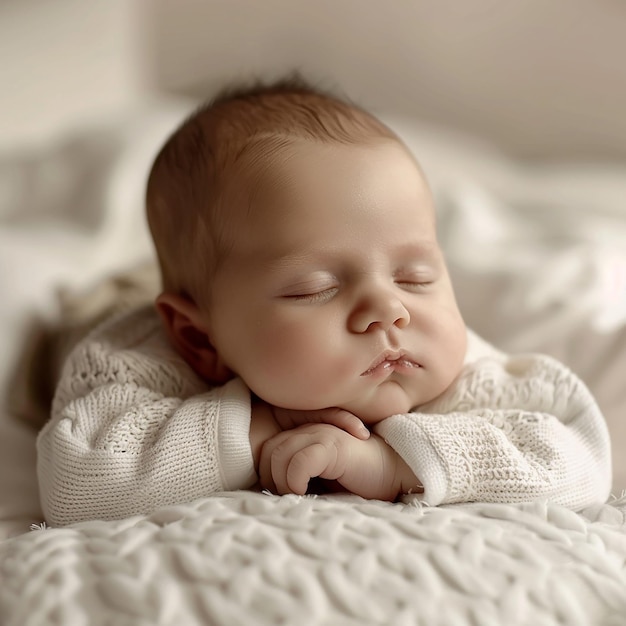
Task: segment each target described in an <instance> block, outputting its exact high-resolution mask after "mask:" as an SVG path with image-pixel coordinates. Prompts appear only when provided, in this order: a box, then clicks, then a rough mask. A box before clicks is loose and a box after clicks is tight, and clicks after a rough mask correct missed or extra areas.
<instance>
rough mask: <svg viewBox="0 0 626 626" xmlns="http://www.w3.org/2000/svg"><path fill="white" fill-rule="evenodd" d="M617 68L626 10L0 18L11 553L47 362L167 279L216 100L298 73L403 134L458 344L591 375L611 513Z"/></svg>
mask: <svg viewBox="0 0 626 626" xmlns="http://www.w3.org/2000/svg"><path fill="white" fill-rule="evenodd" d="M625 60H626V0H515V2H502V1H498V0H461V1H459V0H389V1H387V2H383V1H382V0H379V1H376V0H0V94H1V96H0V296H1V297H2V305H1V306H0V537H2V536H3V532H4V533H5V535H6V533H7V532H23V530H24V520H26V521H27V522H29V521H37V520H40V519H41V513H40V512H39V508H38V500H37V482H36V479H35V473H34V472H35V470H34V468H35V462H34V458H35V448H34V433H35V431H34V430H33V429H30V428H29V427H28V428H27V427H25V426H24V425H23V424H19V423H18V422H17V420H12V419H4V418H5V417H6V416H13V415H18V416H22V417H24V418H25V419H26V421H32V420H31V418H32V416H33V415H34V414H37V412H38V411H40V412H42V414H43V415H44V416H47V405H46V404H45V402H43V403H42V402H39V401H38V399H41V393H40V392H41V390H42V388H44V389H46V390H48V391H49V390H50V389H51V388H52V386H53V381H52V380H51V377H52V373H53V372H54V371H55V367H54V363H52V361H54V359H51V356H50V355H51V354H52V355H54V354H55V353H54V350H50V349H48V348H49V346H50V345H52V346H53V347H54V346H55V345H56V344H55V342H54V341H56V340H58V336H59V333H61V334H62V331H66V330H68V329H69V330H72V329H73V327H74V326H75V325H76V324H78V326H79V327H84V323H85V320H86V321H87V322H90V321H92V319H93V315H92V314H93V312H94V311H93V309H98V307H100V309H102V308H103V303H105V304H106V303H108V304H111V303H113V304H114V305H117V304H118V301H119V299H120V298H119V292H118V291H116V290H115V289H114V288H113V287H115V285H116V284H117V283H115V282H112V281H111V280H110V279H111V278H112V277H115V276H117V278H118V279H119V278H122V279H124V280H125V281H126V282H125V283H124V284H126V285H131V286H132V284H133V283H132V280H131V281H130V282H129V275H128V271H129V268H133V267H137V265H138V264H140V263H142V262H145V261H146V260H150V259H152V258H153V254H154V253H153V249H152V244H151V242H150V239H149V236H148V231H147V228H146V224H145V219H144V210H143V205H144V191H145V180H146V176H147V173H148V170H149V168H150V165H151V163H152V161H153V159H154V155H155V154H156V151H157V150H158V149H159V147H160V146H161V145H162V143H163V141H164V139H165V137H166V136H167V135H168V134H169V133H170V132H171V131H172V129H173V128H174V127H175V126H176V125H177V124H178V123H179V122H180V121H181V119H183V117H184V116H185V115H186V114H187V113H188V112H189V111H190V110H191V109H192V108H193V107H194V106H195V105H196V104H197V103H198V101H200V100H203V99H205V98H208V97H210V96H211V95H212V94H213V93H214V92H215V91H216V90H217V89H219V88H220V87H222V86H223V85H224V84H226V83H230V82H232V81H234V80H238V79H248V78H253V77H262V78H266V79H271V78H274V77H278V76H281V75H283V74H285V73H287V72H290V71H293V70H300V71H301V72H302V73H303V74H304V75H305V76H306V77H308V78H309V79H312V80H314V81H318V82H319V83H320V84H321V86H323V87H326V88H331V89H336V90H337V91H338V92H339V93H343V94H344V95H347V96H349V97H350V98H352V99H354V100H356V101H357V102H358V103H360V104H361V105H363V106H364V107H366V108H368V109H371V110H372V111H373V112H375V113H378V114H379V115H381V116H382V117H383V119H384V120H385V121H387V122H388V123H390V124H391V125H392V126H394V128H395V129H396V130H398V131H399V132H400V134H401V135H402V136H403V138H404V139H405V141H406V142H407V144H408V145H409V147H410V148H411V149H412V150H413V151H414V152H415V154H416V155H417V156H418V158H419V159H420V161H421V162H422V165H424V167H425V170H426V172H427V175H428V178H429V181H430V183H431V186H432V188H433V190H434V195H435V199H436V204H437V212H438V218H439V220H440V223H439V226H440V228H439V237H440V240H441V244H442V247H443V248H444V251H445V253H446V256H447V259H448V264H449V267H450V270H451V274H452V278H453V281H454V283H455V290H456V293H457V298H458V300H459V303H460V306H461V309H462V310H463V313H464V317H465V320H466V322H467V323H468V325H469V326H470V327H472V328H474V329H475V330H476V331H477V332H478V333H479V334H482V335H483V336H484V337H485V338H487V339H488V340H490V341H492V342H494V343H495V344H496V345H498V346H499V347H501V348H503V349H505V350H511V351H540V352H547V353H548V354H552V355H554V356H556V357H557V358H559V359H561V360H562V361H564V362H565V363H567V364H568V365H569V366H570V367H572V369H574V370H575V371H576V372H577V373H579V374H580V376H581V377H582V378H583V380H585V382H587V384H588V385H589V386H590V388H591V389H592V391H593V393H594V394H595V395H596V397H597V399H598V402H599V404H600V406H601V407H602V409H603V411H604V413H605V415H606V417H607V421H608V423H609V428H610V429H611V434H612V437H613V449H614V455H613V457H614V470H615V481H614V493H616V494H617V495H619V493H620V491H621V490H622V489H626V455H624V454H623V450H624V446H626V419H624V416H625V409H626V385H625V384H624V372H626V62H625ZM148 267H149V268H151V269H152V271H153V273H154V265H153V264H148ZM135 278H136V277H135ZM154 278H155V282H156V277H154ZM151 284H152V283H150V285H151ZM143 286H144V287H145V285H143ZM156 288H157V287H156V286H154V289H155V290H156ZM151 293H152V292H151ZM152 295H153V294H152ZM96 312H98V311H96ZM73 325H74V326H73ZM57 343H58V342H57ZM42 350H43V352H42ZM51 363H52V365H51ZM44 395H45V394H44ZM3 462H4V467H2V466H1V464H2V463H3ZM5 522H6V523H5ZM3 524H4V526H3ZM7 524H8V526H7ZM27 527H28V525H26V528H27Z"/></svg>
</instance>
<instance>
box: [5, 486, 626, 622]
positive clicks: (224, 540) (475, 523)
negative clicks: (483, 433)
mask: <svg viewBox="0 0 626 626" xmlns="http://www.w3.org/2000/svg"><path fill="white" fill-rule="evenodd" d="M0 564H1V565H0V578H1V580H2V583H1V586H0V623H1V624H3V626H31V625H32V626H35V625H36V626H45V625H47V624H58V625H59V626H61V625H62V626H75V625H76V626H79V625H82V624H85V625H89V626H98V625H115V626H120V625H121V626H124V625H142V626H143V625H145V626H154V625H157V624H158V625H161V626H166V625H172V626H174V625H175V626H181V625H182V626H186V625H195V624H220V625H221V624H224V625H228V626H234V625H238V624H242V625H248V624H250V625H253V626H256V625H262V624H297V625H305V624H312V625H313V624H315V625H317V624H328V625H329V626H330V625H332V626H335V625H343V624H346V625H347V624H354V625H355V626H356V625H363V624H389V625H394V626H402V625H404V624H407V625H408V624H424V625H428V626H437V625H441V626H454V625H470V624H471V625H476V626H490V625H493V626H502V625H503V624H506V625H508V626H511V625H517V624H528V625H531V624H532V625H533V626H541V625H544V624H545V625H548V624H566V625H568V626H569V625H572V626H574V625H580V626H590V625H594V624H601V625H603V626H617V625H621V624H626V499H624V498H622V499H619V500H616V501H614V502H612V503H611V504H606V505H600V506H597V507H594V508H590V509H587V510H585V511H583V512H582V513H581V514H576V513H573V512H571V511H569V510H567V509H564V508H562V507H560V506H557V505H554V504H550V503H545V502H542V503H535V504H526V505H494V504H471V505H455V506H447V507H438V508H429V507H426V506H420V505H419V504H418V503H417V502H411V501H407V502H406V503H403V504H388V503H382V502H372V501H365V500H362V499H360V498H358V497H356V496H350V495H347V496H346V495H341V496H334V495H333V496H319V497H297V496H283V497H277V496H271V495H266V494H261V493H250V492H238V493H224V494H222V495H220V496H216V497H211V498H207V499H203V500H201V501H198V502H195V503H193V504H190V505H187V506H178V507H169V508H166V509H162V510H160V511H158V512H156V513H154V514H152V515H150V516H147V517H135V518H130V519H126V520H123V521H119V522H97V521H95V522H87V523H82V524H77V525H75V526H72V527H67V528H58V529H53V528H45V527H44V528H41V529H35V530H34V531H33V532H30V533H27V534H25V535H21V536H18V537H16V538H14V539H12V540H9V541H5V542H3V543H2V544H0Z"/></svg>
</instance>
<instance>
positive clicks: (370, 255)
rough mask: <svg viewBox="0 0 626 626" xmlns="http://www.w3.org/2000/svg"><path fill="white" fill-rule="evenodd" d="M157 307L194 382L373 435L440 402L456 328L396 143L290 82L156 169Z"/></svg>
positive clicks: (426, 216) (354, 113) (437, 256)
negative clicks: (378, 427) (335, 412)
mask: <svg viewBox="0 0 626 626" xmlns="http://www.w3.org/2000/svg"><path fill="white" fill-rule="evenodd" d="M147 207H148V219H149V224H150V228H151V231H152V235H153V238H154V241H155V245H156V249H157V253H158V257H159V263H160V267H161V272H162V279H163V293H162V294H161V295H160V296H159V298H158V300H157V308H158V310H159V312H160V314H161V317H162V319H163V321H164V324H165V327H166V329H167V331H168V334H169V336H170V339H171V340H172V342H173V344H174V345H175V346H176V347H177V349H178V350H179V351H180V353H181V354H182V355H183V356H184V357H185V359H186V360H187V362H188V363H189V364H190V365H191V366H192V367H193V368H194V369H195V370H196V372H197V373H198V374H200V375H201V376H203V377H204V378H206V379H208V380H213V381H218V382H221V381H224V380H226V379H227V378H228V377H230V376H232V375H233V374H236V375H239V376H241V377H242V378H243V380H244V381H245V382H246V383H247V385H248V386H249V387H250V389H251V390H252V391H253V392H254V393H256V394H257V395H258V396H259V397H261V398H262V399H264V400H266V401H267V402H269V403H271V404H274V405H276V406H281V407H284V408H292V409H319V408H326V407H331V406H338V407H341V408H345V409H347V410H350V411H352V412H354V413H355V414H356V415H358V416H359V417H361V419H363V420H364V421H366V422H370V423H373V422H376V421H378V420H380V419H382V418H384V417H386V416H388V415H391V414H394V413H399V412H406V411H408V410H409V409H410V408H412V407H414V406H416V405H419V404H423V403H425V402H428V401H429V400H432V399H433V398H435V397H436V396H438V395H440V394H441V393H442V392H443V391H444V390H445V389H446V388H447V387H448V386H449V385H450V384H451V382H452V381H453V380H454V379H455V378H456V376H457V375H458V373H459V371H460V369H461V367H462V364H463V360H464V357H465V346H466V336H465V326H464V323H463V320H462V318H461V315H460V313H459V311H458V308H457V305H456V301H455V298H454V293H453V290H452V286H451V284H450V279H449V277H448V273H447V270H446V266H445V263H444V259H443V256H442V253H441V250H440V248H439V245H438V243H437V238H436V230H435V214H434V208H433V204H432V198H431V195H430V192H429V189H428V185H427V183H426V181H425V179H424V176H423V174H422V172H421V170H420V168H419V166H418V165H417V163H416V162H415V160H414V158H413V157H412V156H411V154H410V152H409V151H408V149H407V148H406V147H405V146H404V144H403V143H402V142H401V141H400V139H399V138H398V137H397V136H396V135H395V134H394V133H393V132H392V131H391V130H390V129H389V128H388V127H387V126H385V125H384V124H383V123H382V122H380V121H379V120H377V119H376V118H375V117H373V116H372V115H370V114H368V113H367V112H365V111H363V110H362V109H360V108H358V107H356V106H354V105H352V104H349V103H347V102H344V101H342V100H339V99H337V98H335V97H332V96H329V95H327V94H324V93H322V92H319V91H317V90H315V89H312V88H311V87H308V86H306V85H304V84H303V83H302V82H300V81H286V82H281V83H278V84H274V85H271V86H255V87H253V88H251V89H246V90H240V91H232V92H229V93H226V94H224V95H222V96H220V97H219V98H218V99H216V100H215V101H213V102H212V103H210V104H209V105H207V106H205V107H202V108H201V109H200V110H198V111H197V112H196V113H195V114H194V115H192V116H191V117H190V118H189V119H188V120H187V121H186V122H184V123H183V124H182V126H181V127H180V128H179V129H178V130H177V131H176V132H175V133H174V135H173V136H172V137H171V138H170V139H169V140H168V141H167V143H166V144H165V146H164V147H163V149H162V150H161V152H160V153H159V155H158V156H157V158H156V160H155V163H154V166H153V168H152V172H151V174H150V179H149V182H148V192H147Z"/></svg>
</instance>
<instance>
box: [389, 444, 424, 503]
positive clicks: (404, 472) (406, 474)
mask: <svg viewBox="0 0 626 626" xmlns="http://www.w3.org/2000/svg"><path fill="white" fill-rule="evenodd" d="M396 455H397V465H396V483H397V485H398V497H400V496H404V495H407V494H409V493H424V487H423V485H422V483H421V482H420V481H419V479H418V478H417V476H415V474H414V473H413V470H412V469H411V468H410V467H409V466H408V465H407V464H406V462H405V461H404V459H403V458H402V457H401V456H400V455H399V454H397V453H396Z"/></svg>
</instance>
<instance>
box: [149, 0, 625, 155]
mask: <svg viewBox="0 0 626 626" xmlns="http://www.w3.org/2000/svg"><path fill="white" fill-rule="evenodd" d="M155 7H156V11H155V22H154V24H155V29H156V30H155V35H156V36H155V38H154V44H155V46H156V47H155V50H154V57H153V58H154V70H155V73H156V74H157V76H158V81H159V82H160V84H161V85H162V86H164V87H167V88H171V89H174V90H183V91H185V90H187V91H191V92H195V93H203V92H204V93H206V92H210V91H211V90H212V88H214V87H215V85H216V84H218V83H219V82H220V81H222V80H225V79H228V78H230V77H232V76H236V75H238V74H242V73H243V74H246V73H249V72H251V71H255V72H258V73H261V74H267V73H277V72H281V71H285V70H286V69H288V68H293V67H302V68H305V69H307V70H308V71H309V72H310V73H311V74H312V75H314V76H318V77H320V78H324V79H333V80H334V81H336V82H337V83H338V84H340V85H341V86H342V87H344V88H345V89H346V90H347V91H348V92H349V93H350V94H351V95H353V96H354V97H356V98H358V99H360V100H361V101H363V102H364V103H365V104H367V105H370V106H374V107H377V108H385V109H387V108H389V107H393V108H395V109H397V110H400V111H404V112H410V113H418V114H420V115H422V116H424V117H426V118H428V119H431V120H436V121H441V122H446V123H452V124H454V125H457V126H460V127H464V128H467V129H470V130H473V131H476V132H478V133H481V134H485V135H487V136H490V137H492V138H494V139H496V140H497V141H500V142H503V143H504V144H506V145H508V146H510V147H511V148H513V149H515V150H517V151H518V152H521V153H524V154H544V155H545V154H548V155H549V154H552V155H556V156H577V155H613V156H620V157H623V158H626V2H625V1H624V0H515V1H514V2H502V1H498V0H462V1H459V0H436V1H433V0H393V1H390V2H382V1H375V0H315V1H313V0H263V1H258V0H176V1H174V0H156V2H155Z"/></svg>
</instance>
